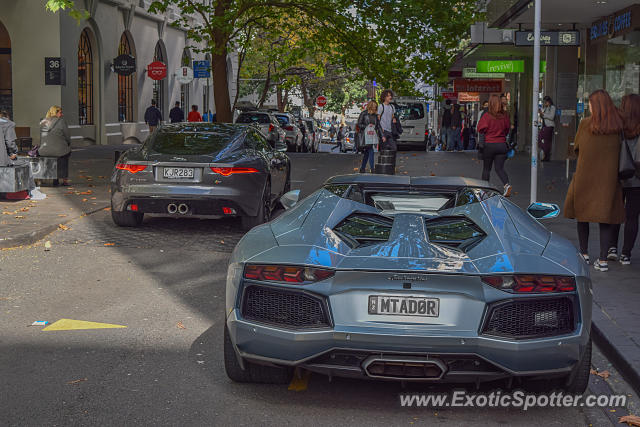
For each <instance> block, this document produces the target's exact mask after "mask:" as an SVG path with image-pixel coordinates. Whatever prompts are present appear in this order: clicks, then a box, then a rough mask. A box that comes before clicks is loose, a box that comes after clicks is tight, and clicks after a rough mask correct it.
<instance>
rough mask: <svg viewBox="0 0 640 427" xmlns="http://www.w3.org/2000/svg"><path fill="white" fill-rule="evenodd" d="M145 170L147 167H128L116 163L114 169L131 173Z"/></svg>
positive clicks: (125, 164)
mask: <svg viewBox="0 0 640 427" xmlns="http://www.w3.org/2000/svg"><path fill="white" fill-rule="evenodd" d="M146 168H147V165H130V164H128V163H118V164H117V165H116V169H120V170H123V171H129V172H131V173H138V172H142V171H143V170H145V169H146Z"/></svg>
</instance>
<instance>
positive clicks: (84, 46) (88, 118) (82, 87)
mask: <svg viewBox="0 0 640 427" xmlns="http://www.w3.org/2000/svg"><path fill="white" fill-rule="evenodd" d="M78 123H79V124H81V125H92V124H93V53H92V51H91V38H90V35H89V29H88V28H85V29H84V30H82V33H81V34H80V42H79V43H78Z"/></svg>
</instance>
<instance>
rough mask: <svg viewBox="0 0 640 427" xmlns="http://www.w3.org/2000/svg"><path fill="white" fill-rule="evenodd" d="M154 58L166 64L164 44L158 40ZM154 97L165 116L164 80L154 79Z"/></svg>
mask: <svg viewBox="0 0 640 427" xmlns="http://www.w3.org/2000/svg"><path fill="white" fill-rule="evenodd" d="M153 60H154V61H160V62H163V63H165V64H166V62H165V59H164V53H163V52H162V44H161V43H160V41H158V43H156V50H155V52H154V54H153ZM153 99H155V101H156V105H157V106H158V109H159V110H160V112H161V113H162V116H163V117H164V111H163V108H164V84H163V80H154V81H153Z"/></svg>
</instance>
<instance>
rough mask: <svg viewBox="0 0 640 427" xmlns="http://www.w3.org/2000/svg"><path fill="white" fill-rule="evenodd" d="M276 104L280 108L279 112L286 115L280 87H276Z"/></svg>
mask: <svg viewBox="0 0 640 427" xmlns="http://www.w3.org/2000/svg"><path fill="white" fill-rule="evenodd" d="M276 104H277V107H278V111H279V112H281V113H284V105H282V91H281V90H280V85H277V86H276Z"/></svg>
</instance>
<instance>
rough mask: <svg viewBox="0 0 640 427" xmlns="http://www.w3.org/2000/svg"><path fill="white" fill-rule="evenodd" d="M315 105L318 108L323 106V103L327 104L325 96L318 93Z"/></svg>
mask: <svg viewBox="0 0 640 427" xmlns="http://www.w3.org/2000/svg"><path fill="white" fill-rule="evenodd" d="M316 105H317V106H318V107H320V108H322V107H324V106H325V105H327V98H326V97H324V96H323V95H320V96H319V97H317V98H316Z"/></svg>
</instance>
